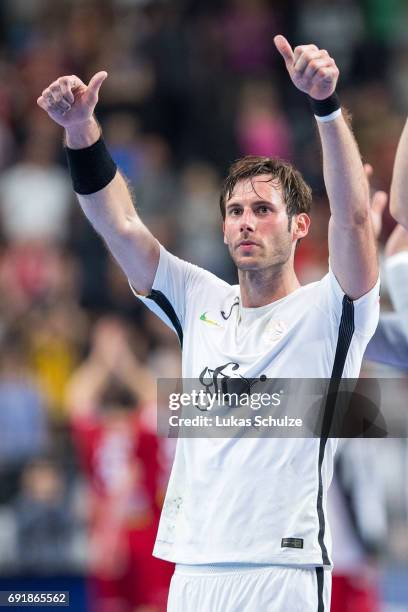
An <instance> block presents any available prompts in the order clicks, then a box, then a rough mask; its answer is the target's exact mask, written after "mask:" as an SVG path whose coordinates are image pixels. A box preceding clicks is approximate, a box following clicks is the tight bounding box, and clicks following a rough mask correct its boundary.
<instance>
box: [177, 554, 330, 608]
mask: <svg viewBox="0 0 408 612" xmlns="http://www.w3.org/2000/svg"><path fill="white" fill-rule="evenodd" d="M330 595H331V571H329V570H327V571H326V570H323V568H321V567H319V568H307V569H305V568H297V567H287V566H278V565H274V566H271V565H267V566H256V565H255V566H254V565H239V566H234V565H221V566H214V565H201V566H200V565H177V566H176V571H175V572H174V575H173V577H172V579H171V584H170V592H169V599H168V605H167V612H329V611H330Z"/></svg>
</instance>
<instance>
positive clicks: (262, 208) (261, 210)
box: [256, 206, 270, 215]
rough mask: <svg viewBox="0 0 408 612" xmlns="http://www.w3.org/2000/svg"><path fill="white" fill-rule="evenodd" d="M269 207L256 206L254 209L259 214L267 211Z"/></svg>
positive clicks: (264, 213)
mask: <svg viewBox="0 0 408 612" xmlns="http://www.w3.org/2000/svg"><path fill="white" fill-rule="evenodd" d="M269 210H270V209H269V207H268V206H258V208H257V209H256V211H257V212H258V213H260V214H261V215H266V214H267V213H268V212H269Z"/></svg>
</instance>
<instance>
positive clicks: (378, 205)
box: [371, 191, 388, 215]
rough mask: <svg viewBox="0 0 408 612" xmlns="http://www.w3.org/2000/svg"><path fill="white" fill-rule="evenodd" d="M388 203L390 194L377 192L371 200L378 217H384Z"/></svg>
mask: <svg viewBox="0 0 408 612" xmlns="http://www.w3.org/2000/svg"><path fill="white" fill-rule="evenodd" d="M387 202H388V193H386V192H385V191H376V192H375V193H374V195H373V197H372V200H371V208H372V210H373V211H374V212H376V213H377V214H378V215H382V214H383V212H384V209H385V207H386V206H387Z"/></svg>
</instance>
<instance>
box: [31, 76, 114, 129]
mask: <svg viewBox="0 0 408 612" xmlns="http://www.w3.org/2000/svg"><path fill="white" fill-rule="evenodd" d="M107 76H108V73H107V72H105V71H101V72H97V73H96V74H95V75H94V76H93V77H92V79H91V80H90V81H89V84H88V85H85V83H83V82H82V81H81V79H79V78H78V77H77V76H75V75H71V76H63V77H60V78H59V79H57V80H56V81H54V82H53V83H51V85H50V86H49V87H47V88H46V89H44V91H43V92H42V94H41V96H40V97H39V98H38V99H37V104H38V106H39V107H40V108H42V109H43V110H45V112H46V113H48V114H49V116H50V117H51V119H53V120H54V121H55V122H56V123H58V124H59V125H62V126H63V127H65V128H66V127H70V126H72V125H75V124H78V123H84V122H85V121H87V120H88V119H90V117H91V116H92V114H93V111H94V108H95V106H96V103H97V102H98V95H99V89H100V88H101V85H102V83H103V82H104V80H105V79H106V77H107Z"/></svg>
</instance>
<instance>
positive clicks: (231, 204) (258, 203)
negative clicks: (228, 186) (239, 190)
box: [226, 200, 277, 210]
mask: <svg viewBox="0 0 408 612" xmlns="http://www.w3.org/2000/svg"><path fill="white" fill-rule="evenodd" d="M234 206H243V204H242V203H241V202H239V201H237V202H231V201H229V202H228V203H227V206H226V209H227V210H228V209H229V208H233V207H234ZM250 206H273V207H276V206H277V204H274V203H273V202H270V201H269V200H255V202H251V204H250Z"/></svg>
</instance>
